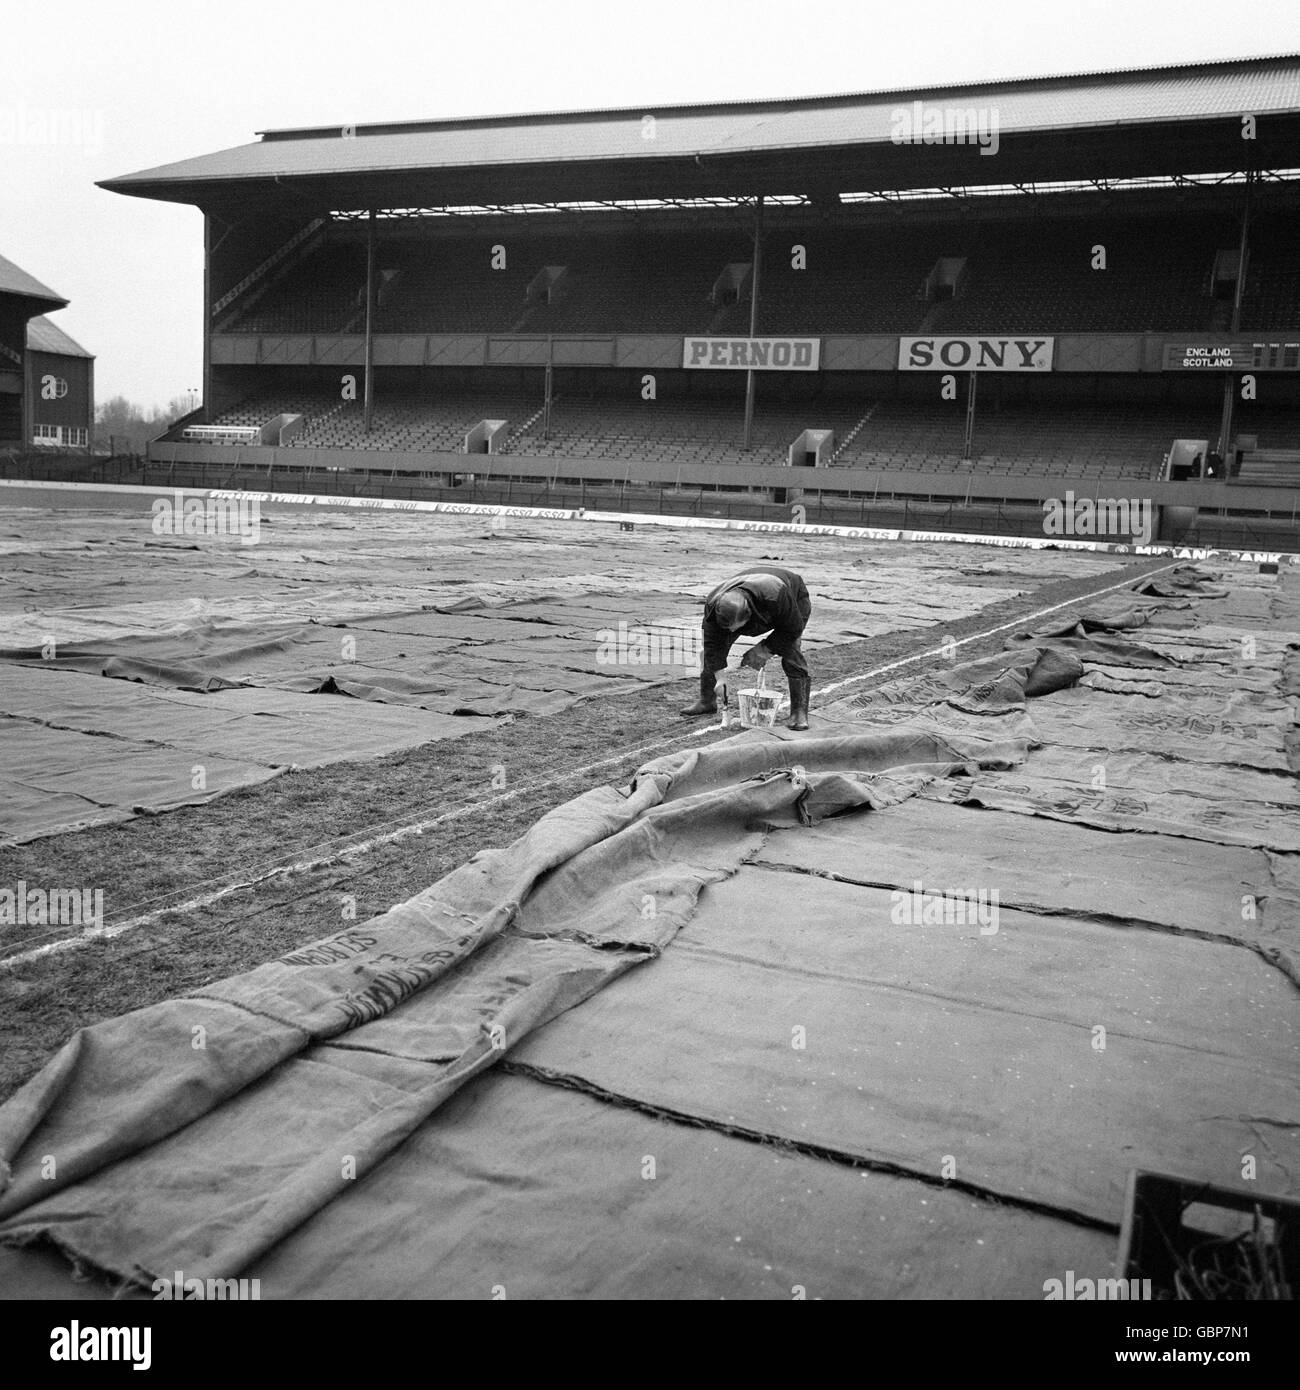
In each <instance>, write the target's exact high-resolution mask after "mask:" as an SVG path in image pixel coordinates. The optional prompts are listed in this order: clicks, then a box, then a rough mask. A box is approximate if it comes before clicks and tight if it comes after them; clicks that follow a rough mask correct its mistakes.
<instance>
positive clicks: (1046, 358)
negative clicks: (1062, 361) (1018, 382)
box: [898, 336, 1056, 372]
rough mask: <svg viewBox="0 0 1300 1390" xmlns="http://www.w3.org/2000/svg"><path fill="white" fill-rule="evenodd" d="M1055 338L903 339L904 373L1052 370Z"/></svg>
mask: <svg viewBox="0 0 1300 1390" xmlns="http://www.w3.org/2000/svg"><path fill="white" fill-rule="evenodd" d="M1055 341H1056V340H1055V339H1054V338H1038V337H1029V336H1024V337H1014V336H1008V337H1005V338H1002V337H979V338H900V339H899V340H898V370H899V371H900V372H964V371H971V372H1050V371H1051V370H1052V347H1053V344H1054V343H1055Z"/></svg>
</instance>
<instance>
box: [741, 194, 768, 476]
mask: <svg viewBox="0 0 1300 1390" xmlns="http://www.w3.org/2000/svg"><path fill="white" fill-rule="evenodd" d="M762 237H763V195H762V194H761V193H760V194H759V195H758V201H757V202H756V203H755V204H754V261H753V265H752V266H751V267H750V271H749V336H750V337H751V338H754V337H757V335H758V271H759V260H760V258H761V257H762V254H763V240H762ZM753 437H754V369H753V367H749V368H747V369H746V371H745V442H744V445H743V448H744V450H745V452H746V453H748V452H749V450H750V448H751V447H752V440H753Z"/></svg>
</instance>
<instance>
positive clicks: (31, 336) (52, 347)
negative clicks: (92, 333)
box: [27, 314, 95, 357]
mask: <svg viewBox="0 0 1300 1390" xmlns="http://www.w3.org/2000/svg"><path fill="white" fill-rule="evenodd" d="M27 351H28V352H56V353H58V354H59V355H60V356H63V357H93V356H94V355H95V354H94V353H93V352H87V351H86V349H85V348H84V347H82V346H81V344H80V343H79V342H77V341H76V340H75V339H74V338H69V337H68V335H67V334H66V333H65V332H64V331H63V329H61V328H60V327H59V325H58V324H57V323H53V322H51V321H50V320H49V319H47V318H46V317H45V315H44V314H42V315H41V316H40V317H39V318H34V319H32V320H31V321H30V322H29V323H28V325H27Z"/></svg>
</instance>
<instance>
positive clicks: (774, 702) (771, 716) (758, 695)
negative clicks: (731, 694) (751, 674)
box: [740, 688, 781, 729]
mask: <svg viewBox="0 0 1300 1390" xmlns="http://www.w3.org/2000/svg"><path fill="white" fill-rule="evenodd" d="M780 708H781V692H780V691H779V690H760V689H757V688H754V689H750V690H742V691H740V724H741V727H742V728H744V729H770V728H771V727H772V726H773V724H775V723H776V712H777V710H779V709H780Z"/></svg>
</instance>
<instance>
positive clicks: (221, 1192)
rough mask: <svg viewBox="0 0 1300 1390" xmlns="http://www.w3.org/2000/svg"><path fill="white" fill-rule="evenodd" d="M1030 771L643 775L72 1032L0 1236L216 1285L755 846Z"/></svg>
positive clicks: (949, 743) (4, 1140)
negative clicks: (928, 793)
mask: <svg viewBox="0 0 1300 1390" xmlns="http://www.w3.org/2000/svg"><path fill="white" fill-rule="evenodd" d="M1024 753H1025V749H1024V745H1023V744H1015V743H1010V744H992V745H990V744H987V743H983V742H973V741H972V742H968V741H963V740H948V739H944V738H941V737H939V736H937V735H934V734H929V733H924V732H914V731H909V730H898V731H886V732H882V733H876V734H872V733H859V734H848V735H844V736H838V737H831V738H828V739H824V740H811V741H807V742H804V743H801V744H799V745H798V746H797V748H796V747H795V746H793V745H783V744H781V743H780V742H777V741H757V742H742V743H733V744H726V745H723V746H721V747H718V748H716V749H703V750H696V751H693V752H690V753H685V754H680V755H675V756H673V757H670V758H664V759H660V760H658V761H657V762H655V763H651V764H649V765H647V766H646V767H645V768H644V769H643V770H642V771H641V773H640V774H639V775H638V777H637V779H636V781H635V784H634V785H633V786H631V787H629V788H627V789H624V790H621V791H618V790H613V789H601V790H597V791H593V792H589V793H587V794H586V795H584V796H582V797H579V798H577V799H576V800H574V801H572V802H569V803H567V804H566V805H563V806H561V807H559V808H558V809H556V810H555V811H553V812H551V813H550V814H549V815H547V816H545V817H543V819H542V820H540V821H539V822H538V823H537V824H536V825H535V826H534V827H533V828H532V829H531V830H529V831H528V832H527V834H525V835H524V836H523V837H522V839H521V840H519V841H517V842H516V843H515V844H514V845H512V846H510V847H508V848H507V849H503V850H487V851H483V852H481V853H480V854H478V855H476V856H475V858H474V859H472V860H471V861H470V862H469V863H468V864H466V865H464V866H462V867H461V868H459V869H457V870H455V871H454V872H453V873H451V874H449V875H448V876H447V877H446V878H444V879H443V880H442V881H441V882H439V883H438V884H436V885H434V886H433V887H432V888H430V889H428V890H427V891H426V892H424V893H422V894H420V895H418V896H417V897H415V898H413V899H411V900H410V901H409V902H407V903H404V904H401V905H400V906H398V907H396V908H394V909H392V910H391V911H390V912H388V913H385V914H383V915H382V916H380V917H378V918H375V919H373V920H372V921H370V922H367V923H365V924H363V925H360V926H358V927H355V928H352V929H349V930H347V931H344V932H339V933H335V934H333V935H331V936H330V937H328V938H326V939H324V940H322V941H321V942H319V943H317V944H316V945H314V946H310V947H304V948H303V949H301V950H298V951H294V952H292V953H290V954H289V955H288V956H287V957H285V958H284V959H282V960H278V961H274V962H271V963H269V964H267V965H264V966H262V967H260V968H259V969H257V970H254V971H252V972H251V973H249V974H247V975H243V976H239V977H236V978H235V979H231V980H227V981H223V982H221V983H218V984H216V985H213V986H211V987H209V988H207V989H205V990H202V991H200V992H198V993H196V994H194V995H191V996H189V997H187V998H185V999H180V1000H174V1001H169V1002H167V1003H163V1004H159V1005H156V1006H154V1007H152V1008H148V1009H144V1010H141V1011H140V1012H138V1013H134V1014H131V1015H127V1016H126V1017H124V1018H119V1019H113V1020H109V1021H106V1022H103V1023H99V1024H96V1025H94V1026H93V1027H90V1028H87V1029H85V1030H83V1031H82V1032H80V1033H79V1034H78V1035H77V1036H76V1037H75V1038H74V1039H73V1040H72V1041H71V1042H70V1043H69V1044H68V1045H67V1046H66V1047H65V1048H64V1050H63V1051H62V1052H61V1053H60V1054H59V1055H58V1056H57V1057H56V1058H55V1059H54V1060H53V1061H52V1062H51V1063H50V1064H49V1065H48V1066H47V1067H46V1068H45V1069H44V1070H43V1071H42V1072H41V1073H40V1074H39V1075H38V1076H37V1077H35V1078H34V1079H33V1080H32V1081H31V1082H30V1083H29V1084H28V1085H27V1086H26V1087H24V1088H23V1090H21V1091H20V1092H19V1093H18V1094H17V1095H16V1096H15V1097H14V1098H13V1099H11V1100H10V1101H9V1102H8V1104H6V1105H5V1106H4V1107H3V1108H2V1109H0V1156H2V1158H3V1163H4V1169H3V1172H4V1176H5V1188H4V1191H3V1194H2V1195H0V1222H2V1223H3V1224H2V1225H0V1235H2V1236H3V1238H4V1239H5V1240H6V1241H9V1242H12V1241H20V1242H21V1241H26V1240H30V1239H32V1238H35V1237H37V1236H40V1235H44V1236H48V1237H50V1238H51V1239H53V1240H55V1241H56V1242H57V1243H58V1244H59V1246H60V1247H62V1248H63V1249H65V1250H66V1251H68V1252H69V1253H71V1254H73V1255H75V1256H77V1257H78V1258H81V1259H84V1260H86V1261H89V1262H90V1263H91V1264H94V1265H96V1266H98V1267H100V1268H103V1269H106V1270H109V1271H111V1272H113V1273H114V1274H116V1275H118V1276H121V1277H124V1278H129V1277H133V1276H138V1275H141V1274H142V1273H145V1274H147V1273H149V1272H157V1271H160V1270H169V1269H172V1268H183V1269H187V1270H190V1269H192V1270H194V1271H195V1272H196V1274H198V1275H199V1276H201V1277H204V1276H211V1277H222V1276H226V1275H229V1274H233V1273H234V1272H235V1271H237V1270H239V1269H240V1268H242V1267H243V1266H244V1265H246V1264H247V1263H248V1262H249V1261H250V1260H252V1259H254V1258H255V1257H256V1256H257V1255H259V1254H260V1253H261V1252H263V1251H264V1250H266V1249H267V1248H269V1247H270V1246H271V1245H272V1244H274V1243H275V1242H276V1241H277V1240H279V1239H281V1238H283V1237H284V1236H285V1235H286V1234H287V1233H288V1232H289V1231H291V1230H292V1229H293V1228H294V1227H296V1226H297V1225H298V1224H299V1223H301V1222H302V1221H304V1220H305V1219H307V1218H308V1217H309V1216H310V1215H311V1214H312V1213H314V1212H315V1211H317V1210H319V1209H320V1208H321V1207H323V1206H325V1205H326V1204H327V1203H329V1202H330V1201H331V1200H333V1199H335V1198H337V1197H338V1196H340V1195H341V1194H342V1193H343V1192H344V1191H345V1190H346V1189H347V1187H348V1184H349V1182H350V1181H351V1176H352V1175H353V1174H355V1173H357V1172H361V1173H364V1172H366V1171H367V1170H368V1169H370V1168H371V1167H373V1165H374V1164H375V1163H377V1162H378V1161H379V1160H380V1159H382V1158H383V1157H384V1156H385V1155H386V1154H387V1153H389V1152H390V1151H391V1150H392V1149H393V1148H394V1147H395V1146H396V1145H398V1144H400V1143H401V1142H402V1140H403V1139H405V1138H406V1137H407V1136H408V1135H409V1134H410V1133H411V1132H412V1131H413V1130H414V1129H415V1128H416V1127H417V1126H418V1125H419V1124H420V1123H421V1122H422V1121H423V1120H424V1119H425V1118H426V1117H427V1116H428V1115H430V1114H431V1113H432V1112H433V1111H434V1110H436V1109H437V1108H438V1106H439V1105H441V1104H442V1103H443V1102H444V1101H445V1100H446V1099H447V1098H448V1097H449V1096H451V1095H452V1094H453V1093H454V1092H455V1091H456V1090H457V1089H458V1088H459V1087H460V1086H461V1085H463V1084H464V1082H465V1081H466V1080H468V1079H469V1078H470V1077H472V1076H473V1075H475V1074H476V1073H477V1072H479V1071H481V1070H482V1069H483V1068H485V1067H487V1066H490V1065H491V1064H492V1063H493V1062H494V1061H496V1060H497V1059H498V1057H499V1056H501V1055H502V1054H503V1052H504V1051H505V1050H507V1049H508V1048H510V1047H513V1046H514V1045H515V1044H516V1043H517V1041H518V1040H519V1039H520V1038H521V1037H523V1036H524V1035H526V1034H527V1033H528V1032H530V1031H531V1030H532V1029H534V1028H536V1027H537V1026H538V1025H539V1024H541V1023H544V1022H545V1021H547V1020H548V1019H550V1018H553V1017H555V1016H556V1015H557V1014H559V1013H561V1012H563V1011H565V1010H566V1009H569V1008H572V1007H573V1006H574V1005H575V1004H577V1003H579V1002H580V1001H581V1000H583V999H585V998H586V997H587V996H589V995H590V994H592V993H593V992H594V991H596V990H597V989H599V988H601V987H602V986H603V985H605V984H606V983H608V982H609V980H611V979H613V978H614V977H616V976H617V975H619V974H621V973H623V972H624V971H626V970H628V969H629V968H631V967H632V966H634V965H637V964H638V963H640V962H642V961H645V960H647V959H650V958H652V957H654V956H656V955H657V954H658V953H659V952H660V951H662V950H663V948H664V947H665V946H667V945H668V944H669V942H670V941H671V940H672V939H673V937H674V936H675V935H676V933H677V931H678V930H679V929H680V928H681V926H682V925H683V924H684V923H685V922H686V921H687V920H689V918H690V916H691V914H692V912H693V911H694V907H695V902H696V898H697V896H698V894H699V892H700V889H701V888H702V887H703V886H704V885H705V884H707V883H710V882H716V881H717V880H719V879H721V878H724V877H726V876H727V875H729V874H731V873H734V872H735V870H736V868H737V867H738V865H739V864H740V863H741V861H742V860H743V859H744V858H745V857H746V856H747V855H749V854H751V853H753V852H754V851H755V850H756V849H757V848H758V846H759V845H760V843H761V841H762V838H763V830H762V827H764V826H768V825H771V824H799V823H800V822H810V821H813V820H815V819H818V818H820V817H824V816H827V815H832V814H837V813H839V812H841V811H844V810H847V809H849V808H856V807H870V806H885V805H889V804H892V803H894V802H896V801H897V800H898V799H900V798H901V797H903V796H906V795H907V794H909V793H910V792H912V791H914V790H915V789H916V788H917V787H919V786H920V785H922V784H923V783H924V782H925V781H927V780H930V779H933V778H936V777H943V776H948V775H951V774H952V773H954V772H957V771H959V770H962V769H965V768H967V767H969V766H985V767H994V766H1006V765H1010V764H1012V763H1015V762H1018V761H1020V760H1021V759H1022V758H1023V757H1024ZM196 1040H201V1045H196ZM49 1153H54V1154H56V1155H57V1156H58V1163H57V1176H56V1177H55V1178H53V1179H49V1178H46V1177H43V1176H42V1172H41V1157H42V1155H45V1154H49ZM349 1161H350V1162H349Z"/></svg>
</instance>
